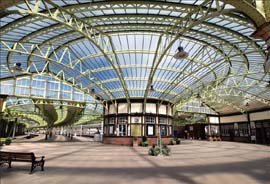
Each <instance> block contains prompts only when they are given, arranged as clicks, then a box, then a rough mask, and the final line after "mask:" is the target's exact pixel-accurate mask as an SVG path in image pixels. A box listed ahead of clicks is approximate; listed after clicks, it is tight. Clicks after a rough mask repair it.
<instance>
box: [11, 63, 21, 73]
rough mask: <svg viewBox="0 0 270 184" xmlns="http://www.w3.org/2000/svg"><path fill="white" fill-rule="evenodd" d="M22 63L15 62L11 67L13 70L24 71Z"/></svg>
mask: <svg viewBox="0 0 270 184" xmlns="http://www.w3.org/2000/svg"><path fill="white" fill-rule="evenodd" d="M21 66H22V64H21V63H15V64H14V66H13V67H12V68H11V70H12V72H22V68H21Z"/></svg>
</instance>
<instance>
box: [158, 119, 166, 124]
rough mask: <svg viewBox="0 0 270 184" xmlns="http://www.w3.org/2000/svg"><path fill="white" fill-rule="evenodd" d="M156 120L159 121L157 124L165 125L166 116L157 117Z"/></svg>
mask: <svg viewBox="0 0 270 184" xmlns="http://www.w3.org/2000/svg"><path fill="white" fill-rule="evenodd" d="M158 122H159V124H163V125H166V124H167V118H163V117H159V118H158Z"/></svg>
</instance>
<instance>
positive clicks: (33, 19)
mask: <svg viewBox="0 0 270 184" xmlns="http://www.w3.org/2000/svg"><path fill="white" fill-rule="evenodd" d="M253 22H254V20H251V19H249V18H248V17H246V16H245V15H244V14H241V13H239V11H238V10H237V9H236V8H235V7H234V6H232V5H230V4H224V2H223V1H221V0H214V1H208V0H194V1H191V0H170V1H168V0H167V1H101V0H99V1H96V0H95V1H88V0H69V1H64V0H57V1H49V0H48V1H47V0H45V1H39V0H33V1H28V0H26V1H25V2H23V3H19V4H14V5H13V6H11V7H8V8H7V9H6V10H5V14H4V15H3V16H2V17H1V28H0V31H1V43H0V47H1V53H0V56H1V58H0V62H1V63H0V64H1V73H0V80H1V84H2V85H1V93H4V94H10V95H15V96H20V95H28V96H29V97H31V96H33V97H37V96H42V97H44V98H52V99H58V98H66V99H68V100H75V101H89V102H91V101H92V102H93V101H96V99H95V98H96V96H97V95H98V97H99V98H98V99H101V101H102V100H105V101H113V100H115V99H127V102H129V100H130V99H145V100H147V99H159V100H161V101H162V102H163V101H168V102H171V103H173V104H183V102H187V101H188V100H190V99H191V100H192V99H193V98H194V96H196V94H204V95H202V96H203V97H204V98H206V99H208V101H209V103H211V105H212V107H213V109H215V103H213V104H212V102H211V98H209V96H207V94H210V92H211V94H212V93H217V95H220V94H223V93H224V94H226V95H228V96H230V95H231V94H228V93H229V91H230V89H233V90H235V93H238V95H240V96H241V97H245V94H248V95H249V97H251V98H252V99H253V100H257V101H259V102H261V103H266V104H268V101H270V94H269V89H268V88H266V85H267V84H268V81H270V79H269V75H268V74H266V73H265V72H264V69H263V64H264V62H265V58H266V53H265V50H266V48H267V45H266V44H265V42H264V41H262V40H258V39H254V38H252V37H251V36H250V35H251V34H252V33H253V32H254V31H256V26H255V25H254V23H253ZM179 46H181V47H183V49H184V51H185V52H187V53H188V57H187V58H183V59H175V57H174V55H175V53H176V52H177V48H178V47H179ZM16 63H21V69H22V70H21V71H16V70H14V66H15V65H16ZM47 74H48V75H50V76H53V77H55V80H56V82H55V83H56V84H50V83H53V82H52V81H50V82H48V84H47V83H46V84H47V85H46V86H44V81H42V79H40V80H39V79H38V78H39V77H41V76H43V75H45V76H46V75H47ZM35 75H37V76H35ZM32 78H35V80H36V82H34V81H32ZM41 78H42V77H41ZM15 79H16V80H15ZM14 80H15V82H14ZM29 81H32V84H31V85H32V87H33V89H32V90H31V91H30V89H29V88H28V89H27V86H28V85H30V83H29ZM60 81H63V84H62V83H61V82H60ZM7 85H9V86H13V87H14V86H15V87H14V88H5V87H4V86H7ZM2 86H3V87H2ZM36 86H39V87H38V89H35V88H36ZM67 86H69V87H67ZM150 86H153V88H154V90H149V89H150ZM257 86H260V87H257ZM226 87H227V88H228V89H227V88H226ZM54 88H55V89H54ZM56 88H57V89H58V88H61V89H62V88H63V89H64V88H68V91H69V92H66V91H63V92H61V93H60V92H59V91H57V89H56ZM225 88H226V90H220V89H225ZM14 89H15V90H14ZM51 89H52V90H51ZM44 90H45V91H46V90H47V91H49V92H48V93H46V94H45V96H44ZM53 90H55V91H53ZM70 91H73V92H70ZM93 92H94V94H93ZM60 94H61V95H60ZM60 96H61V97H60ZM86 96H87V97H86ZM220 103H222V104H223V105H228V103H229V104H230V103H231V101H230V99H226V100H224V101H222V102H220ZM235 106H240V105H239V104H236V105H235ZM216 107H217V108H218V105H217V106H216Z"/></svg>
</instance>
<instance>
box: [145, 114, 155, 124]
mask: <svg viewBox="0 0 270 184" xmlns="http://www.w3.org/2000/svg"><path fill="white" fill-rule="evenodd" d="M155 119H156V118H155V117H153V116H146V124H155V122H156V121H155Z"/></svg>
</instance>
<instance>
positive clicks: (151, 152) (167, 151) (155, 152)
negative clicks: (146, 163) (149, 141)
mask: <svg viewBox="0 0 270 184" xmlns="http://www.w3.org/2000/svg"><path fill="white" fill-rule="evenodd" d="M161 151H162V155H165V156H169V155H170V152H171V150H170V148H168V147H167V146H166V145H163V146H162V149H160V147H156V146H155V145H153V146H152V147H151V148H150V149H149V151H148V154H149V155H152V156H158V155H159V154H161Z"/></svg>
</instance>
